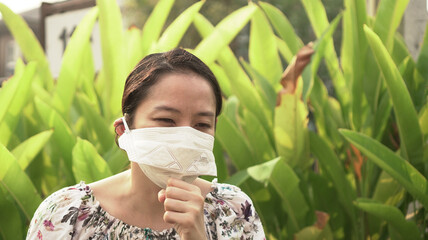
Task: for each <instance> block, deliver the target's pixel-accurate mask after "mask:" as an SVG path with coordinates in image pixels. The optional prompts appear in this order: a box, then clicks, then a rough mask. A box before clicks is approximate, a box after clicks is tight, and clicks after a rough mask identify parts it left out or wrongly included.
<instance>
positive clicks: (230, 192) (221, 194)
mask: <svg viewBox="0 0 428 240" xmlns="http://www.w3.org/2000/svg"><path fill="white" fill-rule="evenodd" d="M207 201H208V202H209V203H213V204H216V203H220V204H223V203H224V202H227V203H229V204H233V205H239V206H241V204H250V203H251V204H252V201H251V199H250V197H249V196H248V195H247V194H246V193H245V192H243V191H242V190H241V189H240V188H239V187H237V186H234V185H231V184H227V183H218V182H217V179H214V180H213V181H212V191H211V192H210V193H209V194H208V195H207V200H206V202H207Z"/></svg>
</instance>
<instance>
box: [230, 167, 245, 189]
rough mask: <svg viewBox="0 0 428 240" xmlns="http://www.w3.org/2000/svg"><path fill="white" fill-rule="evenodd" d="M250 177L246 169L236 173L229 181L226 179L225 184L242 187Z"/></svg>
mask: <svg viewBox="0 0 428 240" xmlns="http://www.w3.org/2000/svg"><path fill="white" fill-rule="evenodd" d="M249 177H250V175H248V172H247V169H244V170H241V171H239V172H237V173H235V174H234V175H232V176H231V177H229V178H228V179H226V181H225V183H228V184H232V185H235V186H240V185H241V184H243V183H244V182H245V181H247V179H248V178H249Z"/></svg>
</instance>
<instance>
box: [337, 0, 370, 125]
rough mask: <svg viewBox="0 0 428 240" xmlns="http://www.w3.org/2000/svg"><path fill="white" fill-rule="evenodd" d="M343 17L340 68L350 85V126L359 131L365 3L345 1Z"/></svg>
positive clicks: (361, 103)
mask: <svg viewBox="0 0 428 240" xmlns="http://www.w3.org/2000/svg"><path fill="white" fill-rule="evenodd" d="M345 8H346V10H345V12H344V16H343V34H342V38H343V40H342V48H341V57H340V58H341V66H342V69H343V74H344V77H345V79H347V80H348V81H349V82H350V83H351V84H352V125H353V128H354V129H357V130H359V129H361V126H362V122H363V119H364V117H365V116H364V115H363V113H364V109H363V108H364V107H365V106H366V104H365V102H364V101H363V97H364V95H363V94H364V91H363V90H364V89H363V77H364V76H365V75H364V70H363V69H364V59H365V55H366V51H367V39H366V38H365V35H364V31H363V24H365V23H366V22H367V14H366V7H365V1H358V0H345Z"/></svg>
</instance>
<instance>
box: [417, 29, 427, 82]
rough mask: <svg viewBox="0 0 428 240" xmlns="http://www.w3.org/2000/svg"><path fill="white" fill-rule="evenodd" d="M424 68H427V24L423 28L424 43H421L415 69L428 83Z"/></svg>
mask: <svg viewBox="0 0 428 240" xmlns="http://www.w3.org/2000/svg"><path fill="white" fill-rule="evenodd" d="M426 66H428V24H427V25H426V28H425V36H424V41H423V43H422V47H421V50H420V52H419V57H418V61H417V68H418V70H419V72H420V73H421V74H422V76H423V78H424V79H425V81H428V68H427V67H426Z"/></svg>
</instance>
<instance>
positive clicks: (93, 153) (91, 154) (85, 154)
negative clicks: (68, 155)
mask: <svg viewBox="0 0 428 240" xmlns="http://www.w3.org/2000/svg"><path fill="white" fill-rule="evenodd" d="M73 173H74V177H75V178H76V179H77V180H83V181H86V182H95V181H98V180H101V179H103V178H106V177H109V176H111V175H112V173H111V171H110V168H109V167H108V165H107V163H106V161H105V160H104V159H103V158H102V157H101V156H100V155H99V154H98V153H97V150H96V149H95V147H94V146H93V145H92V144H91V143H90V142H88V141H86V140H83V139H80V138H78V139H77V143H76V146H74V148H73Z"/></svg>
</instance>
